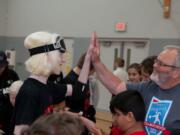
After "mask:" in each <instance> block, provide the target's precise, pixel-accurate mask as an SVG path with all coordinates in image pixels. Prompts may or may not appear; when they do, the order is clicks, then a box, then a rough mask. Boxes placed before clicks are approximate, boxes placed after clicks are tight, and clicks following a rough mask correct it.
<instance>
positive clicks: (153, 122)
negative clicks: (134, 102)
mask: <svg viewBox="0 0 180 135" xmlns="http://www.w3.org/2000/svg"><path fill="white" fill-rule="evenodd" d="M171 105H172V101H171V100H160V99H158V98H156V97H152V99H151V103H150V105H149V108H148V111H147V114H146V119H145V123H144V125H145V129H146V132H147V134H148V135H162V132H165V131H166V128H165V127H164V123H165V120H166V117H167V115H168V113H169V110H170V108H171Z"/></svg>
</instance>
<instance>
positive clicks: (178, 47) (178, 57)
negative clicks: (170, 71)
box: [164, 45, 180, 68]
mask: <svg viewBox="0 0 180 135" xmlns="http://www.w3.org/2000/svg"><path fill="white" fill-rule="evenodd" d="M166 49H173V50H176V51H177V55H176V58H175V62H174V66H176V67H178V68H180V45H166V46H165V47H164V50H166Z"/></svg>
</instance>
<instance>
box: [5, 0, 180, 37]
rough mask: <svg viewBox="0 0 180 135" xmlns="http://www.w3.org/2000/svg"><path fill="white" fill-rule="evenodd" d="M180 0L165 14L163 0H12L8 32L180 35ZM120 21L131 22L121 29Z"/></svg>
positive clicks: (110, 35) (106, 35)
mask: <svg viewBox="0 0 180 135" xmlns="http://www.w3.org/2000/svg"><path fill="white" fill-rule="evenodd" d="M179 5H180V0H173V1H172V16H171V18H170V19H164V18H163V12H162V7H161V5H160V3H159V0H8V20H7V22H8V23H7V31H6V36H16V37H17V36H25V35H27V34H29V33H31V32H34V31H37V30H49V31H55V32H58V33H62V35H63V36H72V37H89V36H90V33H91V32H92V31H94V30H96V31H97V32H98V34H99V36H100V37H148V38H179V37H180V8H179ZM118 21H125V22H127V23H128V29H127V32H125V33H117V32H115V30H114V25H115V23H116V22H118Z"/></svg>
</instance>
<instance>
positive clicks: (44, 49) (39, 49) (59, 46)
mask: <svg viewBox="0 0 180 135" xmlns="http://www.w3.org/2000/svg"><path fill="white" fill-rule="evenodd" d="M54 50H59V51H60V52H61V53H65V52H66V45H65V43H64V40H63V38H61V37H57V39H56V43H54V44H49V45H44V46H40V47H35V48H32V49H29V53H30V56H32V55H36V54H39V53H45V52H50V51H54Z"/></svg>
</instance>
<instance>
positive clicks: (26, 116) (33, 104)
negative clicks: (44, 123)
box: [12, 78, 67, 131]
mask: <svg viewBox="0 0 180 135" xmlns="http://www.w3.org/2000/svg"><path fill="white" fill-rule="evenodd" d="M66 91H67V86H66V85H58V84H53V83H48V84H43V83H41V82H39V81H38V80H36V79H33V78H28V79H27V80H25V81H24V83H23V85H22V87H21V88H20V90H19V93H18V95H17V97H16V103H15V108H14V114H13V118H14V122H15V123H14V126H15V125H21V124H26V125H30V124H32V123H33V122H34V121H35V120H36V119H37V118H38V117H39V116H41V115H42V114H44V113H48V112H50V111H51V106H52V105H54V104H57V103H60V102H61V101H64V99H65V94H66ZM14 126H12V128H14ZM12 131H13V130H12Z"/></svg>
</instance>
